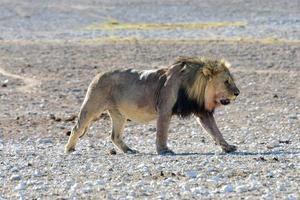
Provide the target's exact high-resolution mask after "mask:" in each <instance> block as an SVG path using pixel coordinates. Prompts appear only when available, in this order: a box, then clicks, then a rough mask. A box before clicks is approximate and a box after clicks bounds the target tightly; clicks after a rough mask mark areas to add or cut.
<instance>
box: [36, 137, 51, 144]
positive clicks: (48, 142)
mask: <svg viewBox="0 0 300 200" xmlns="http://www.w3.org/2000/svg"><path fill="white" fill-rule="evenodd" d="M37 142H38V143H39V144H52V143H53V140H52V138H50V137H46V138H40V139H38V141H37Z"/></svg>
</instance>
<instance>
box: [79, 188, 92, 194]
mask: <svg viewBox="0 0 300 200" xmlns="http://www.w3.org/2000/svg"><path fill="white" fill-rule="evenodd" d="M92 191H93V189H92V188H91V187H85V188H83V189H82V192H83V193H91V192H92Z"/></svg>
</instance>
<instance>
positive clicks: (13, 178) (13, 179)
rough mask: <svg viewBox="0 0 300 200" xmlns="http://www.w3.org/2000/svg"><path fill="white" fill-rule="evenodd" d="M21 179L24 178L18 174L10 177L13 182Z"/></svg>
mask: <svg viewBox="0 0 300 200" xmlns="http://www.w3.org/2000/svg"><path fill="white" fill-rule="evenodd" d="M21 179H22V177H21V176H20V175H18V174H14V175H12V176H11V177H10V180H12V181H19V180H21Z"/></svg>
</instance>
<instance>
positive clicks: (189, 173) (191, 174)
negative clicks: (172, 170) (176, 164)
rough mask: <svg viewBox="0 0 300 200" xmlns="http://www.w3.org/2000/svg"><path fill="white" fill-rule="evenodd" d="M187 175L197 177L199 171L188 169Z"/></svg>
mask: <svg viewBox="0 0 300 200" xmlns="http://www.w3.org/2000/svg"><path fill="white" fill-rule="evenodd" d="M185 175H186V176H187V177H189V178H196V177H197V175H198V173H197V172H196V171H187V172H186V173H185Z"/></svg>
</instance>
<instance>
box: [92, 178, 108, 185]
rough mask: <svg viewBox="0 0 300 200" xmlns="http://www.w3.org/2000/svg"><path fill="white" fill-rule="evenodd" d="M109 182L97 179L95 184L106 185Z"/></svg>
mask: <svg viewBox="0 0 300 200" xmlns="http://www.w3.org/2000/svg"><path fill="white" fill-rule="evenodd" d="M106 183H107V182H106V181H105V180H100V179H99V180H96V181H95V183H94V185H105V184H106Z"/></svg>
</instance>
